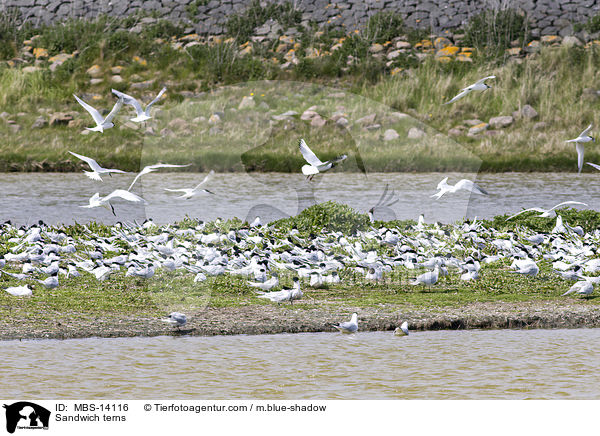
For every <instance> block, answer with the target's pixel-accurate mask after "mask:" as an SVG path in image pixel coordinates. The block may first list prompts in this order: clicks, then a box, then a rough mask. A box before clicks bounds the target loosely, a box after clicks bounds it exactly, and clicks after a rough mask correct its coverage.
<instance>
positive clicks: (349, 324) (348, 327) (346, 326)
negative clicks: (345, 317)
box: [333, 312, 358, 333]
mask: <svg viewBox="0 0 600 436" xmlns="http://www.w3.org/2000/svg"><path fill="white" fill-rule="evenodd" d="M333 326H334V327H335V328H336V329H338V330H339V331H340V332H342V333H354V332H356V331H357V330H358V314H357V313H356V312H354V313H353V314H352V318H351V319H350V321H346V322H341V323H339V324H333Z"/></svg>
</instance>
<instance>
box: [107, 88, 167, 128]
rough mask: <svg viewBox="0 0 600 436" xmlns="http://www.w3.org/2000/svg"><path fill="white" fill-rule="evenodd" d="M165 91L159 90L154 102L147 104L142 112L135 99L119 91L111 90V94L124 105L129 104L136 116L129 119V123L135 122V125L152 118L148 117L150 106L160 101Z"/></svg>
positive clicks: (164, 89)
mask: <svg viewBox="0 0 600 436" xmlns="http://www.w3.org/2000/svg"><path fill="white" fill-rule="evenodd" d="M166 91H167V88H163V89H161V90H160V92H159V93H158V95H157V96H156V98H155V99H154V100H152V101H151V102H150V103H148V106H146V109H145V110H144V109H142V105H141V104H140V102H139V101H138V100H137V99H136V98H134V97H132V96H130V95H127V94H125V93H123V92H121V91H117V90H116V89H113V90H112V92H113V94H115V95H116V96H117V97H119V99H120V100H123V102H124V103H125V104H129V105H131V106H133V107H134V109H135V114H136V116H135V118H131V121H133V122H136V123H142V122H144V121H147V120H149V119H150V118H152V117H151V116H150V109H151V108H152V105H153V104H154V103H156V102H157V101H158V100H160V98H161V97H162V95H163V94H164V93H165V92H166Z"/></svg>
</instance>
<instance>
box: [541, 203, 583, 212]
mask: <svg viewBox="0 0 600 436" xmlns="http://www.w3.org/2000/svg"><path fill="white" fill-rule="evenodd" d="M567 204H579V205H581V206H587V204H585V203H582V202H581V201H563V202H562V203H558V204H557V205H556V206H554V207H552V208H550V209H548V212H550V211H551V210H554V209H556V208H559V207H561V206H565V205H567Z"/></svg>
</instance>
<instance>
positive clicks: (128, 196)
mask: <svg viewBox="0 0 600 436" xmlns="http://www.w3.org/2000/svg"><path fill="white" fill-rule="evenodd" d="M114 198H122V199H123V200H127V201H131V202H133V203H143V204H147V202H146V200H144V199H143V198H142V197H139V196H137V195H135V194H134V193H133V192H129V191H125V190H123V189H115V190H114V191H113V192H111V193H110V194H108V195H107V196H106V197H100V194H99V193H98V192H96V193H95V194H94V195H92V197H91V198H90V199H89V202H90V204H87V205H85V206H80V207H85V208H87V209H91V208H93V207H100V206H102V207H105V208H106V209H108V210H110V211H112V213H113V215H114V216H117V214H116V213H115V208H114V207H113V205H112V204H111V202H110V201H111V200H112V199H114Z"/></svg>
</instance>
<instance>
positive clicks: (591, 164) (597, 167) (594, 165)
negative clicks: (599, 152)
mask: <svg viewBox="0 0 600 436" xmlns="http://www.w3.org/2000/svg"><path fill="white" fill-rule="evenodd" d="M586 164H588V165H589V166H591V167H594V168H596V169H597V170H598V171H600V165H597V164H595V163H591V162H586Z"/></svg>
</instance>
